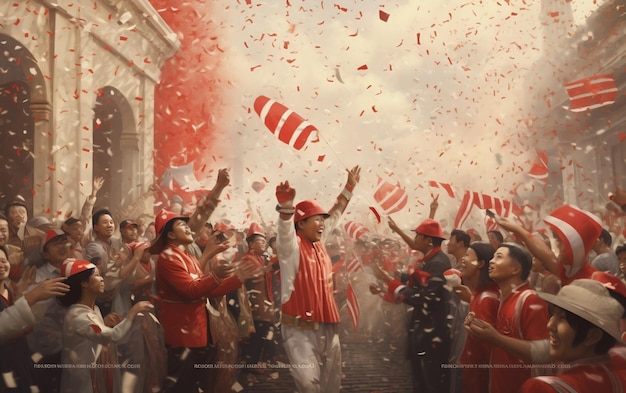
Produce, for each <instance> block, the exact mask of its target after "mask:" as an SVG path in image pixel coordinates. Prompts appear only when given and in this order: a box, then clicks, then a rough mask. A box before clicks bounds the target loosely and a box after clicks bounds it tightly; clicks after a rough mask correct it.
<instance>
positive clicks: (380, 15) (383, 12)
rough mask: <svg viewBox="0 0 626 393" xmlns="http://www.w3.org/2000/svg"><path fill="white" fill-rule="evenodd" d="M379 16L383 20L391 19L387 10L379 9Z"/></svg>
mask: <svg viewBox="0 0 626 393" xmlns="http://www.w3.org/2000/svg"><path fill="white" fill-rule="evenodd" d="M378 17H379V18H380V20H382V21H383V22H387V20H388V19H389V14H388V13H386V12H385V11H383V10H378Z"/></svg>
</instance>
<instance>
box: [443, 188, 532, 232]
mask: <svg viewBox="0 0 626 393" xmlns="http://www.w3.org/2000/svg"><path fill="white" fill-rule="evenodd" d="M474 206H475V207H477V208H479V209H490V210H493V211H494V213H496V214H497V215H499V216H502V217H509V216H510V215H513V216H519V215H520V214H522V212H523V211H522V208H521V207H519V206H518V205H517V204H515V203H514V202H511V201H508V200H503V199H500V198H496V197H492V196H490V195H485V194H481V193H479V192H473V191H465V193H464V194H463V200H462V201H461V206H460V207H459V211H458V212H457V214H456V219H455V220H454V227H455V228H461V227H462V226H463V223H465V220H467V217H469V215H470V213H471V211H472V208H473V207H474Z"/></svg>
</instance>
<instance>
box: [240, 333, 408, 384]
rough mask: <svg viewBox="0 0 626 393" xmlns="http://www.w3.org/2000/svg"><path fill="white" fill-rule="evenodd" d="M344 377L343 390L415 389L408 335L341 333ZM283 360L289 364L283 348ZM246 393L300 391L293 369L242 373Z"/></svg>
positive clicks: (280, 356) (281, 356) (280, 350)
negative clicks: (406, 353)
mask: <svg viewBox="0 0 626 393" xmlns="http://www.w3.org/2000/svg"><path fill="white" fill-rule="evenodd" d="M341 346H342V359H343V378H342V393H408V392H411V388H412V385H411V375H410V370H409V362H408V361H407V360H405V359H404V337H397V336H396V337H386V338H385V337H374V338H372V337H360V336H358V335H353V334H349V333H345V331H344V332H343V334H342V335H341ZM278 350H279V354H278V359H279V361H280V360H282V361H284V362H285V363H287V360H286V357H285V355H284V352H283V351H282V347H280V346H279V347H278ZM239 385H240V386H236V388H238V389H241V390H240V392H242V393H256V392H275V393H282V392H285V393H286V392H288V393H292V392H296V388H295V385H294V382H293V379H292V377H291V375H290V374H289V370H288V369H286V368H279V369H267V370H264V371H263V372H260V373H241V374H240V377H239Z"/></svg>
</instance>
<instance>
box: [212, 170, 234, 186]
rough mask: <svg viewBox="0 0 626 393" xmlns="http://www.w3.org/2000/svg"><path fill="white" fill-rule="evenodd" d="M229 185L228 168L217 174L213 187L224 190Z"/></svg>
mask: <svg viewBox="0 0 626 393" xmlns="http://www.w3.org/2000/svg"><path fill="white" fill-rule="evenodd" d="M229 183H230V173H229V172H228V168H222V169H220V170H219V171H218V172H217V181H216V182H215V186H216V187H218V188H224V187H226V186H227V185H228V184H229Z"/></svg>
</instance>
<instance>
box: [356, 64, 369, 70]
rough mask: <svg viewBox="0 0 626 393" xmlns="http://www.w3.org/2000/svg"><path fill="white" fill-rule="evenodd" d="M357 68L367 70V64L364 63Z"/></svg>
mask: <svg viewBox="0 0 626 393" xmlns="http://www.w3.org/2000/svg"><path fill="white" fill-rule="evenodd" d="M357 70H359V71H364V70H367V64H363V65H362V66H360V67H359V68H357Z"/></svg>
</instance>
